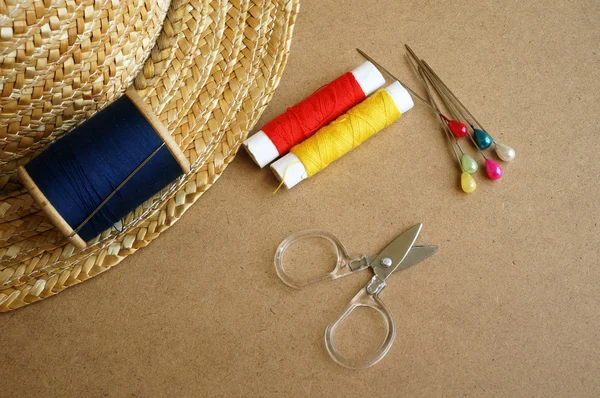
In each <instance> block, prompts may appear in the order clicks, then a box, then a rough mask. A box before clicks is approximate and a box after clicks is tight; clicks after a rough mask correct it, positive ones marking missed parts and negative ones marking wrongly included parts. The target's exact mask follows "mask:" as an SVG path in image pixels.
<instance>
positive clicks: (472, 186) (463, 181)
mask: <svg viewBox="0 0 600 398" xmlns="http://www.w3.org/2000/svg"><path fill="white" fill-rule="evenodd" d="M460 187H461V188H462V190H463V192H465V193H471V192H473V191H475V190H476V189H477V183H476V182H475V179H474V178H473V176H472V175H471V174H469V173H467V172H464V173H462V174H461V175H460Z"/></svg>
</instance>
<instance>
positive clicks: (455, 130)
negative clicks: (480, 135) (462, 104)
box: [446, 120, 469, 138]
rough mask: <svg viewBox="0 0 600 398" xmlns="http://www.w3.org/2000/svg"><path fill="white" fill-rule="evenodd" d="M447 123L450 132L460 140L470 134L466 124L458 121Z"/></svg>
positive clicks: (447, 121)
mask: <svg viewBox="0 0 600 398" xmlns="http://www.w3.org/2000/svg"><path fill="white" fill-rule="evenodd" d="M446 123H447V124H448V128H449V129H450V131H452V134H454V135H455V136H456V137H458V138H460V137H464V136H465V135H467V134H468V132H469V130H468V129H467V126H466V125H465V124H464V123H461V122H459V121H458V120H446Z"/></svg>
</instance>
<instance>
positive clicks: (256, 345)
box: [0, 0, 600, 397]
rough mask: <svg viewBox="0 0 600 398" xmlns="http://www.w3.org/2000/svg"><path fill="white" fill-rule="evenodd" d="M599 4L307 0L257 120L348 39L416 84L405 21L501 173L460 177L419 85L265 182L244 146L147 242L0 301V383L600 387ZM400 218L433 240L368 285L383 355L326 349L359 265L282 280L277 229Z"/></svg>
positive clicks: (491, 391) (350, 60) (360, 280)
mask: <svg viewBox="0 0 600 398" xmlns="http://www.w3.org/2000/svg"><path fill="white" fill-rule="evenodd" d="M599 18H600V3H599V2H598V1H595V0H577V1H569V2H567V1H555V0H552V1H546V0H527V1H522V0H520V1H516V0H507V1H489V0H486V1H466V0H464V1H459V0H453V1H448V2H433V1H424V0H405V1H394V0H377V1H375V0H373V1H358V0H353V1H343V2H342V1H337V2H334V1H317V0H306V1H304V2H303V4H302V7H301V12H300V16H299V18H298V23H297V27H296V31H295V35H294V40H293V43H292V53H291V56H290V60H289V64H288V67H287V69H286V71H285V75H284V77H283V80H282V82H281V85H280V87H279V89H278V90H277V92H276V94H275V97H274V99H273V101H272V102H271V104H270V106H269V107H268V109H267V110H266V111H265V113H264V115H263V118H262V120H261V122H260V123H259V125H260V124H262V123H264V122H266V121H267V120H269V119H271V118H272V117H274V116H275V115H277V114H279V113H280V112H282V111H283V110H285V108H286V107H288V106H290V105H292V104H294V103H295V102H297V101H298V100H300V99H302V98H303V97H305V96H306V95H307V94H309V93H310V92H311V91H313V90H315V89H317V88H318V87H319V86H321V85H322V84H324V83H325V82H328V81H330V80H331V79H333V78H334V77H336V76H338V75H339V74H341V73H343V72H345V71H347V70H350V69H352V68H354V67H355V66H356V65H358V64H359V63H361V62H362V59H361V57H360V56H359V55H358V54H357V53H356V52H355V50H354V48H355V47H361V48H363V49H364V50H366V51H367V52H369V53H371V54H372V55H373V56H375V57H376V58H377V59H378V60H379V61H380V62H381V63H383V64H384V65H386V66H388V67H389V68H390V69H392V70H393V71H394V72H395V73H397V74H398V75H399V76H401V77H402V78H404V79H405V80H406V82H407V83H409V84H410V85H411V86H414V87H415V88H416V89H417V90H418V91H419V92H421V93H422V92H423V91H422V87H420V86H419V85H418V84H417V83H418V82H417V80H416V79H415V77H414V76H413V75H412V71H411V70H410V68H409V66H408V64H407V63H406V59H405V57H404V50H403V44H404V43H409V44H411V45H412V46H413V48H414V49H415V50H416V51H417V52H418V53H419V55H421V56H422V57H423V58H425V59H427V60H428V61H429V63H430V64H431V65H432V66H433V67H434V68H435V69H436V70H437V71H438V72H439V74H440V75H441V76H442V77H443V78H445V80H446V82H447V83H448V84H449V85H450V86H451V87H452V88H453V89H454V90H455V92H456V93H457V94H458V95H459V96H460V97H461V98H462V99H463V100H464V101H463V102H465V103H466V104H467V105H468V106H469V107H470V108H471V110H472V111H473V112H474V113H475V114H476V115H477V116H478V118H479V119H480V120H481V121H482V122H483V123H484V125H485V126H486V127H487V128H488V129H489V131H490V132H491V133H492V134H493V135H494V136H495V137H496V138H497V139H498V141H500V142H505V143H507V144H509V145H511V146H513V147H514V148H515V149H516V151H517V159H516V160H515V161H514V162H513V163H511V164H509V165H507V166H506V167H505V176H504V178H503V179H502V180H501V181H499V182H490V181H486V180H485V178H484V177H483V175H479V176H477V180H478V183H479V188H478V189H477V191H476V192H475V193H474V194H471V195H464V194H463V193H462V192H461V191H460V190H459V189H458V178H459V177H458V176H459V171H458V170H457V168H456V163H455V161H454V160H453V158H452V157H451V156H450V154H449V153H448V150H447V146H446V145H445V142H444V139H443V136H442V135H441V133H440V131H439V126H438V125H437V122H436V120H435V119H434V118H433V117H432V115H431V113H430V112H429V111H428V110H427V109H426V108H425V107H423V106H416V107H415V108H414V109H413V110H411V111H410V112H408V113H407V114H406V115H404V116H403V117H402V118H401V120H400V121H398V122H396V123H395V124H394V125H393V126H391V127H389V128H388V129H386V130H385V131H384V132H382V133H381V134H379V135H377V136H376V137H374V138H372V139H370V140H369V141H367V142H366V143H365V144H363V145H362V146H361V147H360V148H359V149H357V150H355V151H354V152H352V153H351V154H349V155H348V156H346V157H344V158H343V159H341V160H339V161H338V162H336V163H334V164H333V165H331V166H330V167H329V168H328V169H327V170H325V171H323V172H322V173H320V174H318V175H316V176H315V177H314V178H312V179H310V180H308V181H304V182H303V183H302V184H300V185H298V186H297V187H295V188H294V189H293V190H291V191H281V192H279V193H278V194H277V195H275V196H272V194H271V192H272V191H273V189H274V187H275V186H276V185H277V184H276V181H275V179H274V177H273V176H272V175H271V173H270V172H269V171H268V170H258V169H257V168H256V167H255V165H254V164H253V163H252V162H251V161H250V159H249V157H248V156H247V154H246V153H244V152H243V151H242V152H240V153H239V156H238V158H237V159H236V160H235V161H234V162H233V164H232V165H231V166H230V167H229V168H228V170H227V171H226V172H225V174H224V176H223V177H222V179H221V181H219V182H218V183H217V184H216V185H215V186H214V187H213V188H212V189H210V191H209V192H207V193H206V194H205V196H204V197H203V198H202V200H200V201H199V202H198V203H197V204H196V205H195V206H194V207H193V208H192V209H191V210H190V211H189V212H188V213H187V214H186V216H185V217H183V218H182V220H181V221H180V222H178V223H177V224H176V225H175V226H174V227H172V228H171V229H170V230H168V231H167V232H166V233H164V234H163V236H161V238H160V239H158V240H157V241H155V242H153V243H152V244H151V245H150V246H149V247H148V248H145V249H144V250H141V251H140V252H139V253H137V254H136V255H135V256H133V257H131V258H128V259H127V260H126V261H124V262H123V263H122V264H121V265H119V266H118V267H116V268H115V269H113V270H112V271H110V272H108V273H106V274H104V275H102V276H100V277H98V278H94V279H93V280H91V281H89V282H86V283H84V284H82V285H80V286H77V287H75V288H72V289H69V290H68V291H66V292H64V293H62V294H61V295H60V296H58V297H56V298H52V299H49V300H46V301H44V302H41V303H38V304H34V305H32V306H29V307H27V308H24V309H21V310H17V311H15V312H11V313H8V314H6V315H2V316H0V327H1V336H2V344H1V347H0V354H1V358H2V361H1V362H0V385H1V386H2V387H1V389H0V395H1V396H31V397H33V396H63V397H64V396H109V395H110V396H158V395H162V396H164V395H175V394H178V395H179V396H316V397H321V396H511V397H512V396H529V397H548V396H553V397H557V396H564V397H585V396H589V397H597V396H599V395H600V332H599V330H600V268H599V267H598V265H599V263H598V260H599V258H598V257H599V247H600V246H599V243H600V239H599V237H598V234H599V233H600V227H599V226H598V223H599V222H600V219H599V215H600V212H599V210H600V204H599V198H600V189H599V187H598V177H599V175H600V161H599V160H598V156H599V149H600V145H599V144H598V140H597V136H598V132H599V127H600V122H599V118H598V110H599V106H598V103H599V100H600V84H599V82H600V73H599V70H600V68H599V67H600V45H599V43H600V24H599V23H598V21H599ZM257 127H258V126H257ZM470 151H471V153H473V151H472V149H470ZM415 222H423V224H424V228H423V232H422V233H421V236H420V238H419V240H418V242H419V243H421V244H437V245H439V246H440V250H439V252H438V253H437V254H436V255H435V256H433V257H432V258H431V259H429V260H428V261H426V262H424V263H422V264H419V265H418V266H416V267H413V268H411V269H410V270H407V271H404V272H402V273H399V274H398V275H395V276H394V277H392V279H391V280H390V284H389V286H388V287H387V288H386V290H385V291H384V292H383V294H382V298H383V300H384V301H385V302H386V303H387V304H388V306H389V308H390V310H391V311H392V313H393V314H394V316H395V319H396V323H397V327H398V336H397V338H396V341H395V343H394V345H393V347H392V349H391V351H390V353H389V355H388V356H387V357H386V358H385V359H384V360H383V361H382V362H381V363H380V364H378V365H377V366H375V367H373V368H371V369H369V370H365V371H349V370H346V369H344V368H341V367H339V366H338V365H336V364H335V363H333V362H332V361H331V360H330V359H329V357H328V355H327V353H326V351H325V348H324V344H323V331H324V329H325V327H326V325H327V324H328V323H329V322H330V321H331V320H333V319H334V318H335V317H336V316H338V314H339V312H340V311H341V309H342V308H343V307H344V306H345V305H346V303H347V302H348V301H349V300H350V298H352V296H353V295H354V294H355V293H356V292H357V291H358V289H359V288H360V287H361V286H363V284H364V283H365V281H366V280H367V275H363V276H355V277H353V278H346V279H345V280H339V281H337V282H336V283H330V284H323V285H319V286H315V287H313V288H311V289H308V290H304V291H294V290H292V289H290V288H288V287H286V286H285V285H283V283H281V281H280V280H279V279H278V278H277V276H276V274H275V271H274V267H273V263H272V262H273V254H274V251H275V249H276V247H277V245H278V244H279V242H280V241H281V240H282V239H283V238H285V237H286V236H287V235H288V234H290V233H291V232H294V231H299V230H302V229H307V228H320V229H325V230H327V231H331V232H332V233H334V234H335V235H337V236H338V237H339V238H340V239H341V240H342V241H343V242H344V243H345V244H346V245H347V247H348V249H349V250H350V251H351V252H353V253H360V252H365V251H366V252H367V253H374V252H376V251H377V250H380V249H382V248H383V247H384V246H385V245H386V244H387V243H388V242H389V241H390V240H391V239H392V238H393V237H395V236H396V235H397V234H398V233H400V232H402V231H403V230H405V229H406V228H408V227H409V226H411V225H412V224H414V223H415ZM308 255H309V254H306V256H308ZM307 261H308V259H307ZM365 325H366V326H365ZM367 326H368V323H365V324H364V325H362V326H361V327H357V328H356V329H355V330H354V331H353V332H352V333H350V334H347V335H345V337H344V339H346V340H347V344H357V345H358V344H361V342H364V341H366V342H369V336H370V335H371V334H377V333H375V332H373V331H371V330H369V328H368V327H367Z"/></svg>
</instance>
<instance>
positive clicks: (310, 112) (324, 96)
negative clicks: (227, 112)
mask: <svg viewBox="0 0 600 398" xmlns="http://www.w3.org/2000/svg"><path fill="white" fill-rule="evenodd" d="M365 97H366V96H365V93H364V92H363V90H362V88H361V87H360V85H359V84H358V82H357V81H356V78H355V77H354V75H353V74H352V73H351V72H347V73H344V74H343V75H342V76H340V77H338V78H337V79H335V80H334V81H332V82H331V83H329V84H326V85H324V86H323V87H321V88H320V89H318V90H317V91H315V92H314V93H312V94H311V95H310V96H308V97H307V98H305V99H304V100H303V101H301V102H299V103H297V104H296V105H294V106H292V107H291V108H288V109H287V110H286V111H285V112H284V113H282V114H281V115H279V116H277V117H276V118H275V119H273V120H271V121H270V122H269V123H267V124H265V126H264V127H263V128H262V131H263V132H264V133H265V134H266V135H267V137H269V139H270V140H271V142H273V144H274V145H275V148H277V151H278V152H279V155H283V154H285V153H287V152H288V151H289V150H290V148H292V147H293V146H294V145H296V144H298V143H300V142H302V141H304V140H305V139H307V138H308V137H310V136H311V135H313V134H314V133H315V132H316V131H317V130H318V129H319V128H321V127H322V126H324V125H326V124H328V123H329V122H331V121H332V120H333V119H335V118H336V117H338V116H339V115H341V114H343V113H344V112H346V111H347V110H348V109H350V108H352V107H353V106H354V105H356V104H358V103H359V102H361V101H362V100H364V99H365Z"/></svg>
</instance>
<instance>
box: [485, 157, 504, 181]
mask: <svg viewBox="0 0 600 398" xmlns="http://www.w3.org/2000/svg"><path fill="white" fill-rule="evenodd" d="M485 172H486V173H487V175H488V177H490V179H491V180H499V179H500V178H502V167H500V165H499V164H498V163H496V162H494V161H493V160H492V159H486V161H485Z"/></svg>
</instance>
